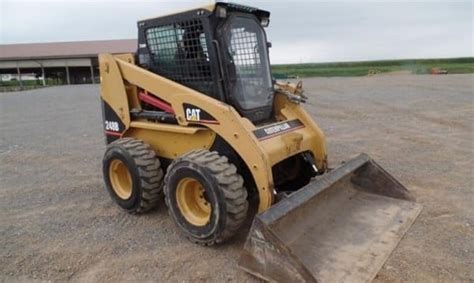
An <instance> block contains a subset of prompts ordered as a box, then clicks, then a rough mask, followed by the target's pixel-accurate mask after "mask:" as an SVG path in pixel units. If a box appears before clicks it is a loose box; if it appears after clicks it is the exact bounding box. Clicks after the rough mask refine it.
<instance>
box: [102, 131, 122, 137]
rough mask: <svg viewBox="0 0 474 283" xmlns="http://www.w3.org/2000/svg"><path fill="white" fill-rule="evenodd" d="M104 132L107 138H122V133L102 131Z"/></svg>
mask: <svg viewBox="0 0 474 283" xmlns="http://www.w3.org/2000/svg"><path fill="white" fill-rule="evenodd" d="M104 132H105V134H106V135H108V136H116V137H121V136H122V133H118V132H111V131H104Z"/></svg>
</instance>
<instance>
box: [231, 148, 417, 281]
mask: <svg viewBox="0 0 474 283" xmlns="http://www.w3.org/2000/svg"><path fill="white" fill-rule="evenodd" d="M420 211H421V205H419V204H417V203H415V202H414V199H413V198H412V197H411V195H410V193H409V192H408V190H407V189H406V188H405V187H404V186H403V185H401V184H400V183H399V182H398V181H397V180H395V179H394V178H393V177H392V176H391V175H389V174H388V173H387V172H386V171H385V170H383V169H382V168H381V167H380V166H379V165H377V164H376V163H375V162H374V161H373V160H371V159H370V158H369V157H368V156H367V155H365V154H361V155H359V156H358V157H356V158H354V159H352V160H350V161H349V162H347V163H345V164H344V165H342V166H341V167H339V168H337V169H335V170H333V171H331V172H330V173H328V174H326V175H324V176H322V177H321V178H320V179H318V180H317V181H315V182H312V183H310V184H308V185H307V186H306V187H304V188H302V189H300V190H299V191H297V192H295V193H293V194H291V195H290V196H289V197H288V198H285V199H283V200H281V201H280V202H278V203H277V204H275V205H274V206H272V207H271V208H270V209H268V210H267V211H265V212H263V213H261V214H258V215H257V216H256V217H255V219H254V222H253V224H252V228H251V230H250V233H249V236H248V238H247V242H246V243H245V247H244V251H243V253H242V255H241V258H240V260H239V265H240V267H241V268H243V269H244V270H245V271H247V272H250V273H252V274H254V275H255V276H258V277H260V278H263V279H265V280H268V281H279V282H294V281H305V282H317V281H319V282H368V281H371V280H372V279H373V278H374V277H375V275H376V274H377V272H378V271H379V270H380V268H381V267H382V265H383V264H384V262H385V261H386V260H387V258H388V256H389V255H390V253H391V252H392V250H393V249H394V248H395V247H396V246H397V244H398V242H399V241H400V240H401V238H402V237H403V235H404V234H405V233H406V232H407V230H408V229H409V228H410V226H411V225H412V224H413V221H414V220H415V219H416V217H417V216H418V214H419V213H420Z"/></svg>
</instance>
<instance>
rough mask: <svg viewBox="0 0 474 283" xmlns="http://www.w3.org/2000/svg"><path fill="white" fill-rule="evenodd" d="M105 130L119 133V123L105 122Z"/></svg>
mask: <svg viewBox="0 0 474 283" xmlns="http://www.w3.org/2000/svg"><path fill="white" fill-rule="evenodd" d="M105 130H106V131H114V132H118V131H120V129H119V123H118V122H115V121H105Z"/></svg>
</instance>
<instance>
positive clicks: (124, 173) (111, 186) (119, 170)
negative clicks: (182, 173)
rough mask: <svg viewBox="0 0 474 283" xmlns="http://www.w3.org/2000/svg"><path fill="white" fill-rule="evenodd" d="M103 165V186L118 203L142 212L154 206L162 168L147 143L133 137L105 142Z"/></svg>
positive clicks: (159, 189) (130, 210)
mask: <svg viewBox="0 0 474 283" xmlns="http://www.w3.org/2000/svg"><path fill="white" fill-rule="evenodd" d="M102 169H103V174H104V181H105V187H106V188H107V191H108V192H109V194H110V196H111V197H112V199H113V200H114V201H115V202H116V203H117V204H118V205H119V206H120V207H122V208H123V209H125V210H127V211H128V212H131V213H143V212H146V211H148V210H150V209H152V208H154V207H155V206H156V204H157V202H158V200H159V198H160V193H161V191H162V187H163V186H162V180H163V170H162V169H161V167H160V161H159V159H158V158H157V157H156V154H155V152H154V151H153V149H152V148H151V147H150V146H149V145H148V144H145V143H144V142H143V141H141V140H137V139H134V138H123V139H119V140H116V141H114V142H113V143H111V144H109V145H108V146H107V150H106V151H105V154H104V159H103V167H102Z"/></svg>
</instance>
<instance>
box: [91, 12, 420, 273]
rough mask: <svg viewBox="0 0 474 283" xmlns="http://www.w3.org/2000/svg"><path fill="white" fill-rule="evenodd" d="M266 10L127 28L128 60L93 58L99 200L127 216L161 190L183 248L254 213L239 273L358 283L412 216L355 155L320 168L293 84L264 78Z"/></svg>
mask: <svg viewBox="0 0 474 283" xmlns="http://www.w3.org/2000/svg"><path fill="white" fill-rule="evenodd" d="M269 16H270V13H269V12H267V11H264V10H260V9H256V8H252V7H247V6H241V5H236V4H230V3H215V4H212V5H209V6H205V7H199V8H196V9H191V10H189V11H185V12H181V13H177V14H172V15H168V16H164V17H159V18H153V19H147V20H143V21H139V22H138V49H137V52H136V53H135V54H121V55H111V54H100V55H99V65H100V76H101V100H102V108H103V119H104V132H105V136H106V141H107V149H106V152H105V155H104V159H103V174H104V180H105V185H106V188H107V190H108V191H109V193H110V195H111V197H112V198H113V199H114V200H115V201H116V202H117V204H118V205H119V206H121V207H122V208H123V209H125V210H127V211H129V212H133V213H141V212H145V211H147V210H149V209H151V208H153V207H154V206H155V205H156V204H157V201H158V200H159V198H160V197H161V196H162V194H161V192H164V198H165V203H166V205H167V207H168V211H169V214H170V215H171V217H172V218H173V220H174V221H175V223H176V224H177V226H178V227H179V228H180V230H182V231H183V233H184V235H186V236H187V238H189V239H190V240H191V241H193V242H195V243H199V244H202V245H212V244H215V243H221V242H223V241H225V240H227V239H229V238H230V237H232V236H233V235H234V234H235V233H236V232H237V231H238V230H239V228H240V227H241V226H242V224H243V223H244V221H245V219H246V218H247V214H248V212H249V201H250V200H252V199H256V201H257V202H256V203H257V204H256V206H257V209H258V213H257V214H256V215H255V216H254V219H253V224H252V227H251V228H250V232H249V236H248V239H247V242H246V244H245V247H244V251H243V253H242V255H241V258H240V261H239V265H240V267H241V268H243V269H244V270H246V271H248V272H250V273H252V274H254V275H256V276H258V277H260V278H263V279H266V280H274V281H309V282H312V281H323V282H324V281H326V282H333V281H347V282H354V281H369V280H371V279H372V278H373V277H374V276H375V275H376V273H377V272H378V270H379V269H380V268H381V266H382V265H383V263H384V261H385V260H386V259H387V257H388V256H389V254H390V253H391V251H392V250H393V249H394V248H395V246H396V245H397V243H398V242H399V241H400V239H401V238H402V236H403V235H404V234H405V232H406V231H407V230H408V229H409V227H410V226H411V224H412V223H413V221H414V220H415V218H416V217H417V215H418V214H419V212H420V210H421V206H420V205H418V204H416V203H415V202H414V200H413V198H412V197H411V195H410V193H409V192H408V191H407V189H406V188H405V187H403V186H402V185H401V184H400V183H399V182H397V181H396V180H395V179H394V178H393V177H392V176H390V175H389V174H388V173H387V172H385V171H384V170H383V169H382V168H380V166H378V165H377V164H376V163H375V162H374V161H373V160H371V159H370V158H369V157H368V156H367V155H365V154H361V155H360V156H358V157H356V158H354V159H352V160H350V161H348V162H346V163H345V164H343V165H342V166H340V167H339V168H336V169H334V170H332V171H330V172H328V171H329V170H328V161H327V155H326V145H325V137H324V135H323V132H322V131H321V129H320V128H319V127H318V126H317V124H316V123H315V122H314V121H313V119H312V118H311V117H310V115H308V114H307V113H306V112H305V110H304V109H303V107H302V103H304V102H305V100H306V97H305V96H304V94H303V88H302V84H301V83H298V84H292V83H279V82H276V81H274V80H273V79H272V76H271V72H270V63H269V56H268V50H269V47H270V44H269V43H268V42H267V39H266V34H265V31H264V27H266V26H268V24H269Z"/></svg>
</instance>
